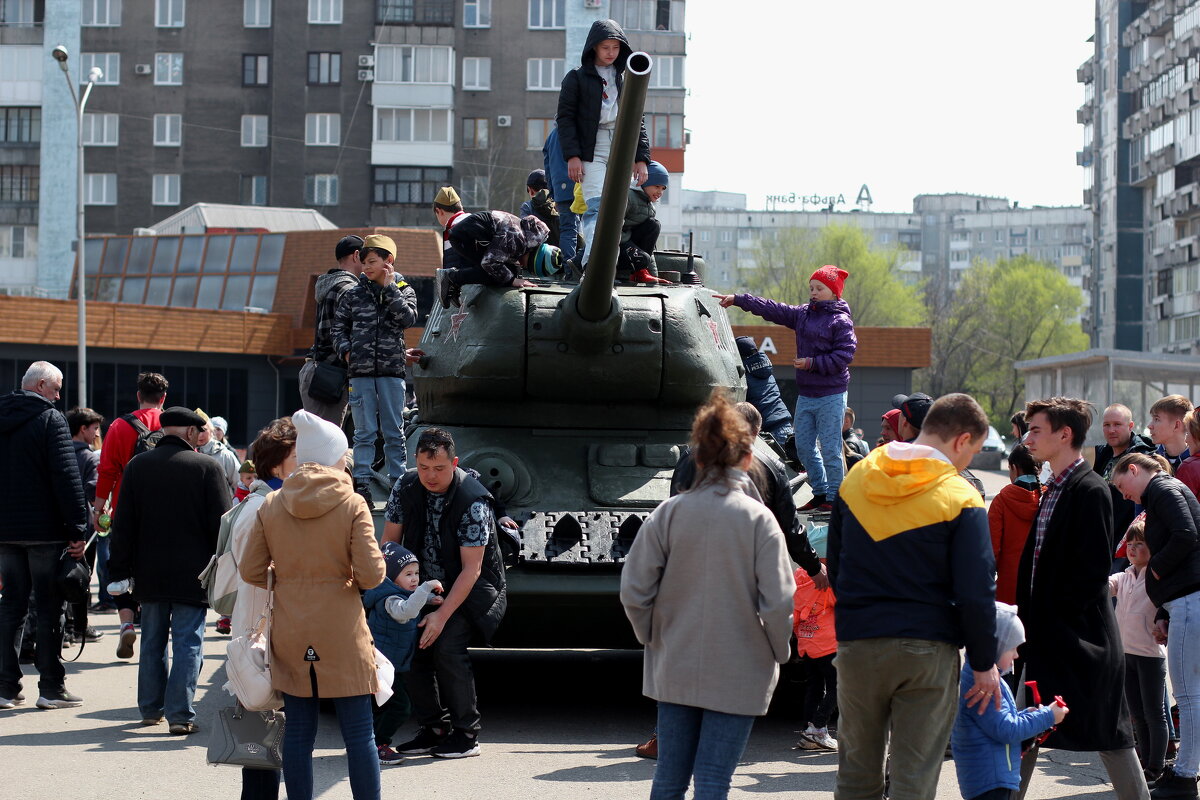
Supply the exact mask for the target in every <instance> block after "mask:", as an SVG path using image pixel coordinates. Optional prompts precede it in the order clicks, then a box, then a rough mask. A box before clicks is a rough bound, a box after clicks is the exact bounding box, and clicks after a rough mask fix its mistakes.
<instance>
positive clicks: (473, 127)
mask: <svg viewBox="0 0 1200 800" xmlns="http://www.w3.org/2000/svg"><path fill="white" fill-rule="evenodd" d="M488 122H489V120H488V119H487V118H486V117H468V118H467V119H464V120H463V135H462V146H463V147H465V148H467V149H468V150H482V149H484V148H486V147H487V146H488Z"/></svg>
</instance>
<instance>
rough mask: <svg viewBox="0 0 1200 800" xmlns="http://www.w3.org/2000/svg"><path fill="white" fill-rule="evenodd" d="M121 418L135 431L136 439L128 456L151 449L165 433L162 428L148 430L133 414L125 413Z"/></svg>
mask: <svg viewBox="0 0 1200 800" xmlns="http://www.w3.org/2000/svg"><path fill="white" fill-rule="evenodd" d="M121 419H123V420H125V424H127V425H129V427H131V428H133V430H134V431H135V432H136V433H137V441H136V442H134V445H133V453H131V454H130V458H132V457H133V456H136V455H138V454H139V453H144V452H146V451H147V450H153V449H154V448H155V447H156V446H157V445H158V442H159V440H160V439H162V437H163V436H165V435H166V434H165V433H163V431H162V428H159V429H158V430H156V431H152V430H150V429H149V428H147V427H146V425H145V424H144V423H143V422H142V421H141V420H140V419H138V418H137V417H135V416H134V415H133V414H125V415H123V416H122V417H121Z"/></svg>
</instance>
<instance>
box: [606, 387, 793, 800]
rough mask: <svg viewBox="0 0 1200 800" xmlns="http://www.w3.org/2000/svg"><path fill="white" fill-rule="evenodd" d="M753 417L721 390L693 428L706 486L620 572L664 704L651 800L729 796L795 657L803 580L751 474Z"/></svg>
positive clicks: (648, 528)
mask: <svg viewBox="0 0 1200 800" xmlns="http://www.w3.org/2000/svg"><path fill="white" fill-rule="evenodd" d="M752 444H753V437H752V436H751V432H750V427H749V425H747V423H746V420H745V419H744V418H743V417H742V416H741V415H740V414H738V413H737V412H736V411H735V410H734V408H733V405H732V404H731V403H730V402H729V400H728V399H727V398H726V397H725V396H724V395H723V394H721V393H719V392H714V394H713V397H712V399H711V400H709V402H708V403H707V404H706V405H705V406H704V407H702V408H701V409H700V411H699V412H698V413H697V414H696V419H695V421H694V423H693V425H692V454H693V457H694V458H695V461H696V468H697V471H698V478H697V480H696V482H695V483H694V484H693V486H692V488H691V489H689V490H688V491H686V492H683V493H681V494H679V495H676V496H675V497H672V498H671V499H670V500H668V501H666V502H665V503H663V504H662V505H660V506H659V507H658V508H657V509H655V511H654V513H652V514H651V515H650V516H649V517H648V518H647V520H646V522H645V524H644V525H643V526H642V528H641V530H640V531H639V532H638V535H637V538H636V539H635V540H634V543H633V547H632V548H631V549H630V552H629V555H628V556H627V557H626V559H625V566H624V571H623V572H622V574H621V603H622V604H623V605H624V606H625V614H626V615H627V616H628V617H629V621H630V622H631V623H632V624H633V629H634V633H635V634H636V635H637V638H638V641H640V642H641V643H642V644H643V645H645V648H646V653H645V670H644V673H643V683H642V691H643V693H644V694H645V695H646V696H647V697H652V698H654V699H655V700H657V701H658V766H657V768H656V769H655V773H654V785H653V787H652V789H651V791H650V797H651V800H674V799H675V798H680V799H681V798H683V796H684V794H685V793H686V791H687V788H688V784H689V783H691V782H692V780H693V778H694V780H695V787H696V797H697V798H698V799H699V800H713V799H714V798H724V797H726V796H727V795H728V793H729V785H730V781H731V779H732V776H733V770H734V768H735V767H736V766H737V762H738V759H739V758H740V757H741V755H742V751H743V750H744V749H745V746H746V741H747V739H749V737H750V729H751V727H752V726H753V724H754V718H755V717H757V716H761V715H763V714H765V713H766V712H767V706H768V704H769V703H770V700H771V693H772V692H773V691H774V689H775V683H776V681H777V680H778V678H779V665H780V664H783V663H785V662H786V661H787V660H788V657H789V656H790V654H791V652H790V639H791V633H792V596H793V594H794V593H795V591H796V583H795V580H794V579H793V577H792V568H791V562H790V561H789V560H788V557H787V548H786V546H785V545H784V540H783V533H782V532H781V531H780V530H779V525H778V523H776V521H775V517H774V516H772V514H771V512H770V510H768V509H767V508H766V507H765V506H764V505H763V504H762V503H761V502H759V500H757V499H756V498H755V497H754V496H752V495H751V494H748V492H753V491H754V490H753V488H752V485H751V483H750V481H749V479H748V477H747V475H746V470H747V468H749V466H750V463H751V460H752V458H753V456H752V454H751V446H752Z"/></svg>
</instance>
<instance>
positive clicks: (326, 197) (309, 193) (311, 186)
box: [304, 175, 432, 206]
mask: <svg viewBox="0 0 1200 800" xmlns="http://www.w3.org/2000/svg"><path fill="white" fill-rule="evenodd" d="M304 202H306V203H308V204H309V205H310V206H336V205H337V204H338V176H337V175H306V176H305V177H304ZM430 202H432V201H430Z"/></svg>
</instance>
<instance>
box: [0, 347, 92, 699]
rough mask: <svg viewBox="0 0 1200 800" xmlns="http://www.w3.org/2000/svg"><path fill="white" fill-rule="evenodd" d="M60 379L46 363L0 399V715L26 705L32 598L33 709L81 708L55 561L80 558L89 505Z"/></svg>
mask: <svg viewBox="0 0 1200 800" xmlns="http://www.w3.org/2000/svg"><path fill="white" fill-rule="evenodd" d="M62 383H63V376H62V371H61V370H59V369H58V367H56V366H54V365H53V364H50V363H48V362H46V361H35V362H34V363H33V364H32V365H30V367H29V369H28V371H26V373H25V377H24V378H23V379H22V380H21V388H20V389H18V390H17V391H15V392H13V393H11V394H7V395H4V396H3V397H0V486H3V487H4V488H5V491H4V493H3V495H0V515H2V516H3V519H4V525H3V526H2V527H0V575H3V576H4V595H3V598H0V710H6V709H11V708H15V707H16V706H18V705H20V704H21V703H23V702H25V696H24V695H23V694H22V693H21V666H20V664H19V663H18V655H19V650H20V639H19V636H20V633H19V632H20V630H21V628H22V627H23V625H24V623H25V615H26V613H27V612H28V610H29V598H30V595H32V596H33V602H34V607H35V608H36V611H37V633H36V637H37V658H36V661H35V663H36V665H37V670H38V675H39V680H38V700H37V707H38V708H47V709H50V708H70V707H73V706H78V705H79V704H80V703H82V702H83V701H82V700H81V699H80V698H78V697H76V696H75V695H73V694H71V693H70V692H68V691H67V686H66V669H65V668H64V667H63V664H62V661H61V660H60V658H59V656H60V654H61V651H62V609H63V596H62V593H61V592H60V591H59V588H58V583H57V581H56V580H55V576H56V574H57V569H58V562H59V559H60V558H61V557H62V556H63V555H64V553H65V554H67V555H69V556H71V557H74V558H80V557H82V556H83V550H84V540H85V538H86V535H87V529H88V509H87V502H86V501H85V500H84V497H83V484H82V483H81V481H80V479H79V466H78V464H77V463H76V460H75V449H74V447H73V446H72V445H71V434H70V432H69V431H68V429H67V420H66V419H65V418H64V417H63V415H62V413H60V412H59V411H58V410H57V409H56V408H55V407H54V403H55V402H56V401H57V400H58V397H59V392H60V391H61V390H62Z"/></svg>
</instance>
